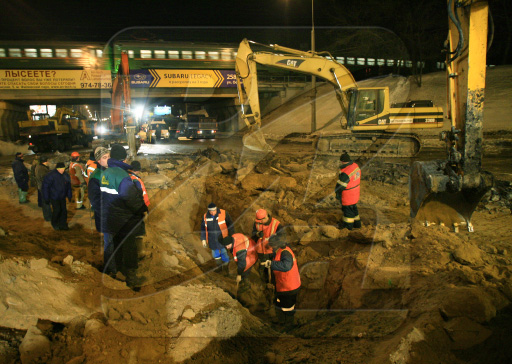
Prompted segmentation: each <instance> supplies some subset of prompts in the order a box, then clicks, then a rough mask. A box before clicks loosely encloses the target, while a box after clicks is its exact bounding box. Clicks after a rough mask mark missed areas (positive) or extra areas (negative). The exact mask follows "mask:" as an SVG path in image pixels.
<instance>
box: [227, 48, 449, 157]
mask: <svg viewBox="0 0 512 364" xmlns="http://www.w3.org/2000/svg"><path fill="white" fill-rule="evenodd" d="M250 44H258V45H260V46H262V47H266V48H269V49H271V51H269V52H266V51H257V52H254V51H253V50H252V49H251V46H250ZM323 55H326V57H324V56H323ZM258 64H260V65H264V66H267V67H275V68H281V69H285V70H289V71H293V72H299V73H304V74H307V75H310V76H316V77H319V78H321V79H323V80H325V81H327V82H328V83H330V84H331V85H332V86H334V89H335V91H336V98H337V100H338V102H339V104H340V110H341V118H340V129H339V130H338V131H336V132H332V133H322V134H321V135H320V134H316V139H315V144H316V147H317V152H318V153H319V154H325V155H340V153H341V152H343V151H347V152H350V153H351V154H352V155H375V154H382V155H386V156H389V157H414V156H416V155H417V154H418V153H419V151H420V148H421V141H420V138H419V137H418V135H416V134H414V133H412V132H410V130H414V129H424V128H441V127H442V126H443V122H444V117H443V109H442V108H441V107H437V106H435V105H433V104H432V103H430V104H429V103H425V102H424V100H421V102H419V101H420V100H418V101H417V102H415V101H411V102H408V103H407V105H391V104H390V96H389V89H388V88H387V87H358V86H357V83H356V81H355V79H354V77H353V75H352V74H351V73H350V71H349V70H348V69H347V68H346V67H345V66H343V65H342V64H341V63H338V62H337V61H336V60H335V59H334V57H332V56H331V55H330V54H329V53H328V52H320V53H317V52H312V51H309V52H305V51H300V50H296V49H292V48H288V47H283V46H279V45H277V44H273V45H264V44H259V43H256V42H253V41H249V40H247V39H244V40H242V42H241V43H240V45H239V48H238V52H237V55H236V63H235V71H236V79H237V87H238V95H239V101H240V105H241V113H242V118H243V120H244V121H245V123H246V124H247V126H248V133H246V135H245V136H244V138H243V143H244V145H245V146H246V147H248V148H250V149H254V150H260V151H265V150H271V148H270V146H269V145H268V144H267V143H266V141H265V139H264V137H263V135H262V133H261V111H260V102H259V95H258V75H257V65H258ZM246 106H248V107H249V108H250V111H249V110H248V109H247V108H246ZM403 130H408V132H403Z"/></svg>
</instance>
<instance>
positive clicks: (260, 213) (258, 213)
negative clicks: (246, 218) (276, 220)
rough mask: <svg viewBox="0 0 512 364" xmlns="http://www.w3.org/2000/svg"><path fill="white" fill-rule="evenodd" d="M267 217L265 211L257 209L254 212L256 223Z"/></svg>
mask: <svg viewBox="0 0 512 364" xmlns="http://www.w3.org/2000/svg"><path fill="white" fill-rule="evenodd" d="M267 216H268V214H267V210H265V209H259V210H258V211H256V221H257V222H260V221H261V220H263V219H264V218H266V217H267Z"/></svg>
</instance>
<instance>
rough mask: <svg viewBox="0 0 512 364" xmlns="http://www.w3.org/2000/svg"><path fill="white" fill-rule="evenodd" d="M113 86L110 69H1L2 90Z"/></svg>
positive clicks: (102, 87)
mask: <svg viewBox="0 0 512 364" xmlns="http://www.w3.org/2000/svg"><path fill="white" fill-rule="evenodd" d="M104 88H112V79H111V75H110V71H108V70H0V89H2V90H23V89H25V90H37V89H42V90H49V89H104Z"/></svg>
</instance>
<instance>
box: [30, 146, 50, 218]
mask: <svg viewBox="0 0 512 364" xmlns="http://www.w3.org/2000/svg"><path fill="white" fill-rule="evenodd" d="M48 164H49V163H48V158H47V157H45V156H44V155H42V156H40V157H39V164H38V165H37V166H36V168H35V170H34V176H35V181H36V184H37V195H38V198H37V201H38V204H39V207H41V208H42V209H43V217H44V220H45V221H51V220H52V207H51V205H50V204H49V203H47V202H48V201H45V199H44V198H43V180H44V177H46V175H47V174H48V173H50V168H49V167H48Z"/></svg>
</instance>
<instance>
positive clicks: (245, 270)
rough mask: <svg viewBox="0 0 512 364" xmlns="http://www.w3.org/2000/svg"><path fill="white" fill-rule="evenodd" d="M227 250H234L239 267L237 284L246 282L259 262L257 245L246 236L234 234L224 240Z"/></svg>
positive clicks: (223, 243)
mask: <svg viewBox="0 0 512 364" xmlns="http://www.w3.org/2000/svg"><path fill="white" fill-rule="evenodd" d="M222 245H224V246H225V248H226V249H232V253H233V259H234V261H235V262H236V266H237V276H236V282H237V283H239V282H240V281H242V280H246V279H247V277H248V276H249V274H250V272H251V268H252V267H253V265H254V264H255V263H256V261H257V260H258V254H257V253H256V243H255V242H254V240H252V239H249V237H247V236H245V235H244V234H233V235H232V236H231V235H228V236H226V237H225V238H223V239H222Z"/></svg>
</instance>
